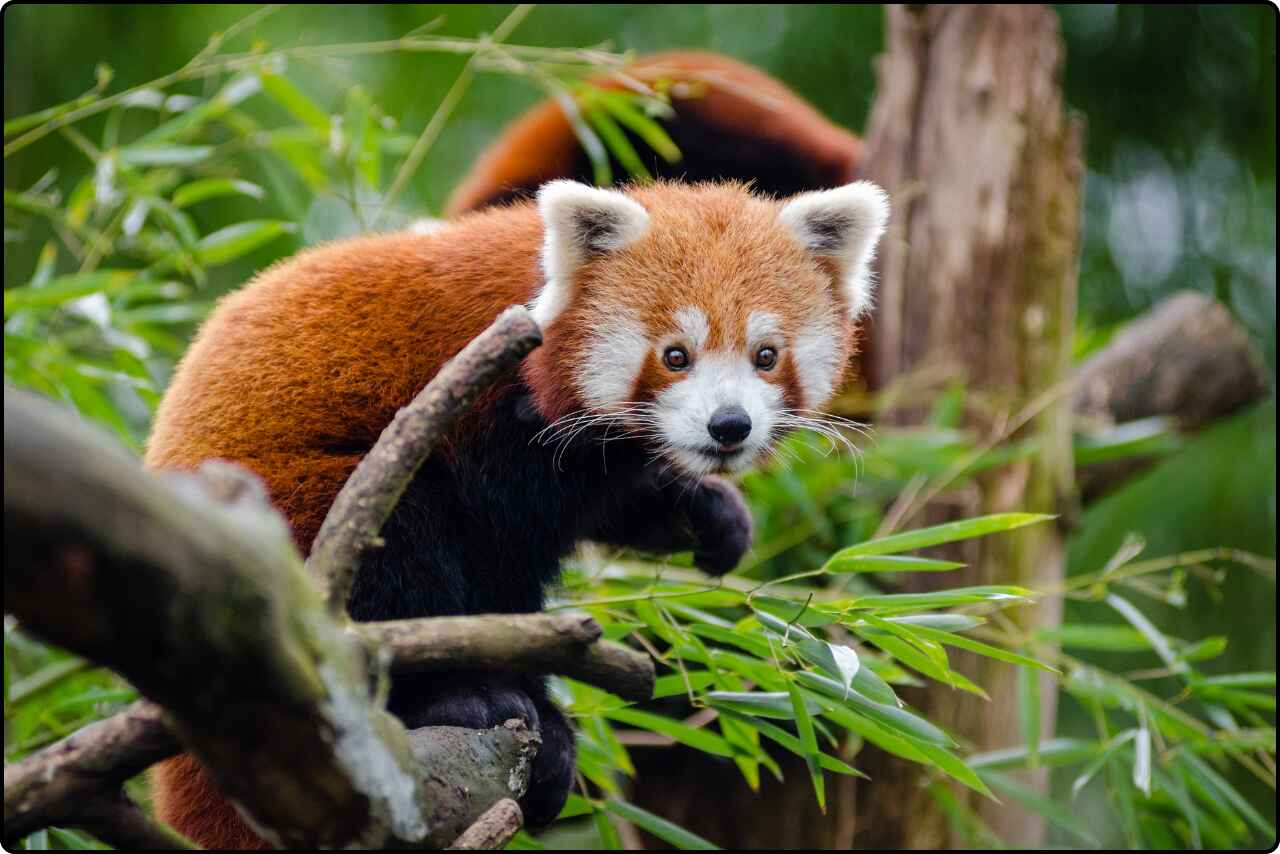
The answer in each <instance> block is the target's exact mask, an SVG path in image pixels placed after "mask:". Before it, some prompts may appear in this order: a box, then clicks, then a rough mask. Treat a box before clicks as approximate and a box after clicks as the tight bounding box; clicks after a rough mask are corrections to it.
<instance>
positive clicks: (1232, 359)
mask: <svg viewBox="0 0 1280 854" xmlns="http://www.w3.org/2000/svg"><path fill="white" fill-rule="evenodd" d="M1072 381H1073V382H1074V383H1075V386H1076V393H1075V400H1074V408H1075V417H1076V420H1077V421H1078V422H1079V423H1080V424H1081V426H1082V427H1085V428H1086V429H1087V428H1088V427H1089V426H1090V425H1103V426H1111V425H1113V424H1124V423H1128V422H1133V421H1138V420H1139V419H1146V418H1156V417H1162V418H1167V419H1172V420H1173V422H1174V423H1175V424H1176V425H1177V427H1178V429H1179V430H1182V431H1187V432H1191V431H1195V430H1199V429H1201V428H1203V427H1205V426H1207V425H1208V424H1209V423H1210V422H1212V421H1214V420H1216V419H1218V418H1222V417H1224V416H1227V415H1230V414H1231V413H1233V412H1236V411H1237V410H1239V409H1241V408H1242V407H1244V406H1247V405H1248V404H1250V403H1253V402H1255V401H1257V400H1260V399H1261V398H1262V397H1264V396H1265V395H1266V394H1267V388H1268V385H1269V379H1268V377H1267V369H1266V366H1265V364H1264V363H1263V361H1262V357H1261V356H1260V355H1259V354H1258V352H1257V349H1256V348H1255V346H1254V344H1253V341H1252V340H1251V339H1250V336H1249V332H1248V330H1246V329H1245V328H1244V327H1243V326H1242V325H1241V324H1240V322H1239V321H1237V320H1236V318H1235V317H1234V316H1233V315H1232V314H1231V312H1230V311H1229V310H1228V309H1227V308H1226V306H1224V305H1222V303H1220V302H1218V301H1217V300H1215V299H1213V298H1212V297H1209V296H1206V295H1205V294H1202V293H1198V292H1196V291H1182V292H1180V293H1177V294H1173V295H1172V296H1168V297H1165V298H1164V299H1163V300H1161V301H1160V302H1159V303H1157V304H1156V305H1155V306H1154V307H1153V308H1152V309H1150V310H1149V311H1147V312H1146V313H1145V314H1143V315H1142V316H1140V317H1138V318H1137V319H1136V320H1134V321H1133V322H1131V323H1129V324H1128V325H1126V326H1125V327H1124V329H1122V330H1120V332H1119V333H1117V334H1116V336H1115V337H1114V338H1113V339H1112V340H1111V341H1110V342H1109V343H1108V344H1107V345H1106V346H1105V347H1103V348H1102V349H1100V350H1099V351H1098V352H1097V353H1095V354H1093V355H1092V356H1090V357H1089V359H1088V360H1086V361H1085V362H1084V364H1082V365H1081V366H1080V367H1079V368H1078V369H1077V370H1076V372H1075V375H1074V377H1073V379H1072ZM1150 463H1151V458H1149V457H1131V458H1126V459H1120V460H1112V461H1107V462H1099V463H1094V464H1093V465H1090V466H1087V467H1083V468H1082V469H1081V470H1080V472H1079V477H1078V483H1077V485H1078V487H1079V489H1080V492H1081V494H1082V496H1083V497H1084V500H1085V501H1092V500H1093V499H1095V498H1097V497H1098V496H1099V495H1101V494H1103V493H1105V492H1107V491H1108V490H1109V489H1111V488H1112V487H1114V486H1116V485H1117V484H1119V483H1121V482H1123V481H1125V480H1127V479H1128V478H1129V477H1131V476H1133V475H1134V474H1135V473H1137V472H1139V471H1141V470H1142V469H1144V468H1146V467H1147V466H1149V465H1150Z"/></svg>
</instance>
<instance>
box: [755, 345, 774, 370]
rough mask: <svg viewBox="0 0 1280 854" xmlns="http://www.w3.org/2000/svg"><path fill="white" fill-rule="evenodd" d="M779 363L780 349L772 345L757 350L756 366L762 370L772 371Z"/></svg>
mask: <svg viewBox="0 0 1280 854" xmlns="http://www.w3.org/2000/svg"><path fill="white" fill-rule="evenodd" d="M776 364H778V351H777V350H775V349H773V348H772V347H761V348H760V349H759V350H758V351H757V352H756V367H757V368H759V369H760V370H762V371H771V370H773V366H774V365H776Z"/></svg>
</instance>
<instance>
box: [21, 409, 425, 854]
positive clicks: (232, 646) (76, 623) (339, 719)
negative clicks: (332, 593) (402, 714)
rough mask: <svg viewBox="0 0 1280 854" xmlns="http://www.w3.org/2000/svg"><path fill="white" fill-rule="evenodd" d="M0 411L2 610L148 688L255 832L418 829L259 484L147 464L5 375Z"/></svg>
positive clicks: (359, 652)
mask: <svg viewBox="0 0 1280 854" xmlns="http://www.w3.org/2000/svg"><path fill="white" fill-rule="evenodd" d="M4 422H5V431H4V526H5V544H4V552H5V574H4V596H5V609H6V610H8V611H10V612H12V613H13V614H15V615H16V616H17V617H18V618H19V620H21V621H22V623H23V625H24V627H25V628H27V629H30V630H31V631H32V632H34V633H35V634H38V635H40V636H41V637H43V638H45V639H47V640H49V641H52V642H53V643H56V644H59V645H61V646H63V647H66V648H68V649H71V650H73V651H75V652H77V653H79V654H81V655H84V656H86V657H88V658H91V659H93V660H95V661H97V662H100V663H102V664H105V665H107V666H108V667H111V668H113V669H115V670H117V671H118V672H120V673H121V674H122V675H124V676H125V677H126V678H128V679H129V680H130V681H131V682H132V683H133V684H134V685H136V686H137V688H138V690H139V691H140V692H142V693H143V694H144V695H145V696H146V697H148V698H149V699H151V700H153V701H155V702H157V703H159V704H160V705H161V706H163V707H164V708H165V710H166V711H167V712H168V713H169V715H170V720H171V724H172V725H173V727H174V729H175V731H176V732H177V734H178V736H179V737H180V738H181V740H182V741H183V743H184V744H186V745H187V746H188V747H189V748H190V749H191V750H192V752H193V753H195V755H196V756H197V757H198V758H199V759H200V761H201V763H202V764H203V765H204V766H205V768H206V769H207V770H208V771H209V772H210V774H211V775H212V777H213V779H214V781H215V783H216V784H217V785H218V787H219V788H220V789H221V790H222V791H223V792H224V793H225V794H226V795H227V796H228V797H230V798H231V799H232V800H233V801H234V802H236V803H237V804H238V805H239V807H240V808H241V809H242V810H243V812H244V813H245V815H246V817H247V818H249V819H250V820H251V821H252V823H253V825H254V827H255V828H256V829H257V830H258V831H259V833H261V835H263V836H264V838H266V839H268V841H270V842H272V843H274V844H278V845H283V846H288V847H299V846H301V847H317V846H319V847H329V846H339V845H381V844H383V843H385V842H387V841H390V840H392V839H401V840H406V841H417V840H420V839H422V838H423V836H424V835H425V834H426V826H425V823H424V821H423V818H422V814H421V809H420V807H419V795H420V793H419V791H418V785H417V782H416V780H415V777H414V774H413V764H412V759H411V757H410V754H409V749H408V743H407V738H406V736H405V733H404V730H403V728H402V727H401V726H400V725H399V723H398V722H397V721H396V720H395V719H394V718H392V717H391V716H390V715H388V714H387V713H386V712H385V711H383V710H381V709H379V708H377V707H376V705H375V704H374V703H373V697H372V691H371V687H370V680H369V679H368V674H369V672H370V671H371V669H372V668H371V667H370V664H369V662H368V660H367V657H366V652H365V647H364V645H363V644H361V643H360V642H359V641H358V640H357V639H355V638H353V637H351V636H350V635H349V634H348V633H347V632H345V631H344V630H343V629H342V628H341V627H339V626H338V625H336V624H335V623H333V622H332V621H331V620H329V619H328V618H327V617H326V615H325V612H324V608H323V603H322V602H321V601H320V598H319V596H318V595H317V593H316V591H315V588H314V585H312V584H311V582H310V580H309V579H308V578H307V576H306V574H305V573H304V571H303V568H302V561H301V559H300V558H299V557H298V555H297V553H296V551H295V550H294V548H293V545H292V543H291V542H290V537H289V532H288V529H287V526H286V525H285V523H284V521H283V519H281V518H280V517H279V515H278V514H276V513H275V512H274V511H272V510H271V509H270V507H269V505H267V504H266V503H265V501H264V500H263V493H262V488H261V486H260V485H258V484H255V483H253V482H252V481H251V479H250V477H249V476H248V475H247V474H243V473H242V474H240V475H239V479H240V483H241V486H240V489H239V490H237V491H234V497H233V500H232V502H231V503H224V502H220V501H218V500H217V499H215V498H211V497H210V495H209V493H208V492H207V491H206V487H205V481H204V480H203V479H202V478H201V477H200V476H199V475H192V474H185V475H169V476H168V477H165V478H159V477H155V476H153V475H150V474H148V473H146V472H144V471H142V469H141V468H140V466H139V464H138V462H137V460H135V459H133V458H132V457H131V455H129V454H128V453H127V452H125V451H124V450H123V449H122V448H120V447H119V446H118V445H116V444H115V443H114V442H113V441H110V440H109V439H108V438H107V437H106V436H105V435H104V434H102V433H100V432H98V431H96V430H91V429H88V428H87V427H86V426H85V425H84V424H83V422H80V421H79V420H78V419H76V418H74V417H73V416H71V415H69V414H68V413H67V412H66V411H65V410H63V409H61V408H59V407H57V406H56V405H54V404H53V403H51V402H49V401H46V400H43V399H40V398H37V397H35V396H33V395H27V394H23V393H20V392H15V391H11V390H8V389H6V391H5V398H4ZM213 471H214V472H215V473H216V475H215V477H214V479H215V481H218V482H220V483H223V484H225V483H227V482H230V481H234V478H229V472H228V470H227V467H226V466H223V467H220V468H218V469H214V470H213ZM249 484H252V485H249Z"/></svg>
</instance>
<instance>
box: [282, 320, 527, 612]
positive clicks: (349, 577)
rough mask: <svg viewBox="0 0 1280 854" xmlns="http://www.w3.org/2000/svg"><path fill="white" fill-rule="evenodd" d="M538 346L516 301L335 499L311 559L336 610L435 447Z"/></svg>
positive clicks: (401, 415)
mask: <svg viewBox="0 0 1280 854" xmlns="http://www.w3.org/2000/svg"><path fill="white" fill-rule="evenodd" d="M541 343H542V332H541V330H539V329H538V325H537V324H536V323H534V321H533V318H532V317H530V316H529V312H528V311H527V310H525V308H524V307H523V306H512V307H510V308H508V309H507V310H506V311H504V312H503V313H502V314H501V315H499V316H498V319H497V320H495V321H494V322H493V325H492V326H490V327H489V328H488V329H486V330H485V331H484V332H482V333H481V334H480V335H479V336H478V337H477V338H475V339H474V340H473V341H472V342H471V343H470V344H468V345H467V346H466V347H465V348H464V349H463V350H462V352H461V353H459V354H458V355H457V356H455V357H454V358H453V359H451V360H450V361H449V362H448V363H447V364H446V365H445V366H444V367H443V368H441V369H440V372H439V373H437V374H436V376H435V377H434V378H433V379H432V380H431V381H430V382H429V383H427V385H426V387H425V388H424V389H423V390H422V391H420V392H419V393H418V396H417V397H415V398H414V399H413V402H412V403H410V404H409V405H408V406H406V407H405V408H403V409H401V410H400V411H399V412H398V413H396V417H395V419H394V420H392V422H391V423H390V424H389V425H387V428H386V429H385V430H383V431H382V435H381V436H380V437H379V438H378V441H377V443H376V444H375V445H374V446H373V449H372V450H371V451H370V452H369V453H368V454H366V455H365V458H364V459H363V460H361V461H360V465H359V466H357V467H356V470H355V471H354V472H353V473H352V475H351V477H350V478H349V479H348V480H347V482H346V484H345V485H344V486H343V487H342V491H341V492H339V493H338V497H337V498H336V499H334V502H333V506H332V507H330V508H329V513H328V515H327V516H326V517H325V520H324V523H323V524H322V525H321V526H320V533H318V534H317V535H316V540H315V543H313V544H312V547H311V556H310V557H309V558H308V559H307V568H308V570H309V571H310V572H311V574H312V576H313V577H314V578H316V579H317V580H318V581H319V582H320V583H321V584H322V585H324V589H325V590H326V598H327V600H328V605H329V610H330V612H331V613H334V614H341V613H343V612H344V611H345V610H346V605H347V599H348V597H349V596H350V594H351V585H352V584H353V583H354V581H355V574H356V571H357V570H358V569H359V567H360V556H361V555H362V554H363V553H364V552H365V551H366V550H368V549H370V548H374V547H377V546H380V545H381V540H380V539H379V537H378V534H379V532H380V531H381V530H382V526H383V524H384V523H385V522H386V521H387V518H388V517H389V516H390V515H391V511H392V510H394V509H395V506H396V503H397V502H398V501H399V500H400V495H401V494H402V493H403V492H404V490H405V488H406V487H407V486H408V485H409V482H410V481H411V480H412V479H413V475H414V474H415V473H416V472H417V471H418V468H419V467H420V466H421V465H422V461H423V460H425V459H426V458H427V455H428V454H430V453H431V450H432V448H434V447H435V445H436V443H437V442H438V441H439V440H440V439H441V437H443V436H444V435H445V434H447V433H448V432H449V430H450V429H451V428H452V427H453V425H454V423H455V422H456V421H457V418H458V416H459V415H460V414H462V413H463V412H465V411H466V409H467V408H468V407H469V406H471V404H472V403H473V402H474V401H475V400H476V398H477V397H479V395H480V394H481V393H482V392H483V391H485V390H486V389H488V388H489V387H490V386H491V385H493V383H494V382H495V381H496V380H497V379H498V378H499V377H501V376H502V375H503V374H504V373H505V372H506V371H507V370H509V369H510V368H511V367H512V366H514V365H516V364H517V363H519V361H520V360H521V359H523V358H524V357H525V356H526V355H528V353H529V352H530V351H531V350H533V348H535V347H537V346H538V345H539V344H541Z"/></svg>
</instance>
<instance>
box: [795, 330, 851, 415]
mask: <svg viewBox="0 0 1280 854" xmlns="http://www.w3.org/2000/svg"><path fill="white" fill-rule="evenodd" d="M841 332H842V330H841V328H840V325H839V324H838V323H837V322H836V318H834V317H832V316H830V315H827V314H819V315H817V316H815V317H811V318H809V319H808V321H807V322H805V323H802V324H800V328H799V329H798V330H797V332H796V336H795V341H794V342H793V343H792V345H791V357H792V364H794V365H795V366H796V379H797V380H798V381H799V383H800V394H801V395H802V396H803V398H804V406H805V408H807V409H818V408H820V407H821V406H822V405H823V404H824V403H826V402H827V400H828V398H830V397H831V394H832V392H834V391H835V381H836V375H837V374H838V373H839V372H840V335H841Z"/></svg>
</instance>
